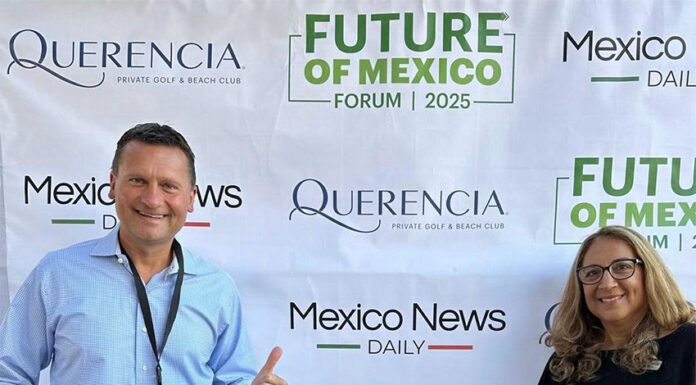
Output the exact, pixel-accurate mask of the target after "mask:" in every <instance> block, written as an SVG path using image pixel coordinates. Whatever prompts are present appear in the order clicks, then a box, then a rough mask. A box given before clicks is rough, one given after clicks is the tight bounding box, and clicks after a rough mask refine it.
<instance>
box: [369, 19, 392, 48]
mask: <svg viewBox="0 0 696 385" xmlns="http://www.w3.org/2000/svg"><path fill="white" fill-rule="evenodd" d="M370 20H372V21H379V30H380V34H379V36H380V37H379V39H380V40H379V51H380V52H389V37H390V34H389V32H390V28H389V23H390V22H391V21H392V20H399V14H398V13H376V14H374V15H372V16H370Z"/></svg>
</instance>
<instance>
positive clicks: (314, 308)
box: [290, 302, 317, 330]
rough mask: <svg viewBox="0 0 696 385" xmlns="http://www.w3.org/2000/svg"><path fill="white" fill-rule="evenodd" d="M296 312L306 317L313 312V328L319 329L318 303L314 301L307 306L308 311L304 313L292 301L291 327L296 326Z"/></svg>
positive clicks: (303, 317)
mask: <svg viewBox="0 0 696 385" xmlns="http://www.w3.org/2000/svg"><path fill="white" fill-rule="evenodd" d="M295 312H297V314H298V315H299V316H300V317H301V318H302V319H306V318H307V317H308V316H309V314H310V313H312V328H313V329H314V330H317V303H316V302H312V304H311V305H309V307H308V308H307V311H306V312H305V313H304V314H302V311H301V310H300V308H299V307H297V305H296V304H295V302H290V329H294V328H295Z"/></svg>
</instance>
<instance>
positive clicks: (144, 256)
mask: <svg viewBox="0 0 696 385" xmlns="http://www.w3.org/2000/svg"><path fill="white" fill-rule="evenodd" d="M119 242H120V244H121V251H122V252H123V253H125V254H127V255H128V257H130V259H131V261H133V264H134V265H135V268H136V269H137V270H138V275H140V278H141V279H142V280H143V282H145V283H146V284H147V283H148V282H149V281H150V278H152V276H153V275H155V274H157V273H159V272H160V271H162V270H164V269H166V268H167V267H168V266H169V265H171V263H172V244H171V243H170V244H168V245H167V244H165V245H156V246H155V245H153V246H148V247H146V248H144V247H138V246H137V245H134V244H130V243H129V242H128V241H127V240H125V239H123V238H121V237H120V236H119Z"/></svg>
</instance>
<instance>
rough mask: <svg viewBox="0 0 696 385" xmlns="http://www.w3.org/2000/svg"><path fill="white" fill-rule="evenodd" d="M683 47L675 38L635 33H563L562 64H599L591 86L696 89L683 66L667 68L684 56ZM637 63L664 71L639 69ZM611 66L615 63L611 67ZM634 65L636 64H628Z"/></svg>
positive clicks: (680, 40)
mask: <svg viewBox="0 0 696 385" xmlns="http://www.w3.org/2000/svg"><path fill="white" fill-rule="evenodd" d="M686 50H687V44H686V40H684V38H683V37H681V36H678V35H671V36H660V35H647V34H643V32H642V31H636V33H635V34H634V35H633V36H604V35H601V34H600V33H597V34H595V31H593V30H589V31H586V32H584V34H583V33H571V32H568V31H566V32H564V34H563V62H564V63H565V62H570V61H581V60H586V61H587V62H588V63H597V64H599V63H602V66H601V67H599V66H597V67H593V68H601V71H602V72H601V73H597V74H595V75H593V76H591V77H590V81H591V82H593V83H607V82H610V83H616V82H621V83H625V82H629V83H631V82H641V76H642V78H643V79H642V82H643V83H644V84H645V85H647V86H648V87H662V88H682V87H696V79H692V78H691V71H689V70H684V69H683V66H681V67H674V68H671V69H670V68H669V67H670V66H674V65H675V64H676V63H677V62H679V61H680V60H681V59H683V58H684V56H685V55H686ZM641 62H648V63H650V64H651V65H652V66H655V64H657V63H660V64H662V65H663V66H666V67H667V68H662V69H660V68H651V69H649V70H648V71H647V72H645V71H644V70H642V69H640V67H638V65H640V63H641ZM612 63H616V65H615V66H612V65H611V64H612ZM632 63H635V64H636V65H631V64H632Z"/></svg>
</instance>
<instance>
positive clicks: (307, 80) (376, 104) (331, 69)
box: [288, 12, 516, 111]
mask: <svg viewBox="0 0 696 385" xmlns="http://www.w3.org/2000/svg"><path fill="white" fill-rule="evenodd" d="M508 19H509V16H508V14H507V13H505V12H479V13H477V14H467V13H464V12H428V13H427V14H426V15H425V16H424V17H420V16H419V15H417V14H414V13H413V12H405V13H373V14H358V15H351V14H307V15H305V20H304V21H305V25H304V27H305V28H304V34H291V35H289V37H288V45H289V49H288V50H289V52H288V56H289V57H288V62H289V63H290V65H289V66H288V102H291V103H294V102H301V103H307V102H309V103H326V104H327V105H330V106H332V107H333V108H345V109H380V108H399V109H400V108H403V109H410V110H412V111H414V110H416V109H453V110H467V109H470V108H472V107H473V106H474V105H476V104H477V103H489V104H512V103H513V102H514V83H515V38H516V36H515V34H514V33H510V32H505V29H504V27H505V25H506V24H505V21H507V20H508Z"/></svg>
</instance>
